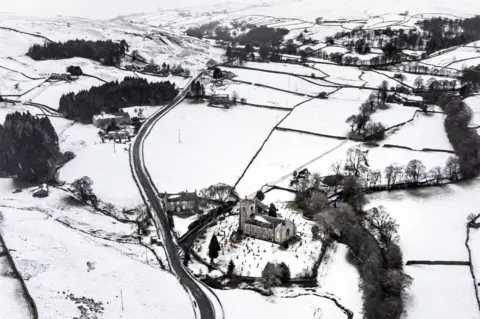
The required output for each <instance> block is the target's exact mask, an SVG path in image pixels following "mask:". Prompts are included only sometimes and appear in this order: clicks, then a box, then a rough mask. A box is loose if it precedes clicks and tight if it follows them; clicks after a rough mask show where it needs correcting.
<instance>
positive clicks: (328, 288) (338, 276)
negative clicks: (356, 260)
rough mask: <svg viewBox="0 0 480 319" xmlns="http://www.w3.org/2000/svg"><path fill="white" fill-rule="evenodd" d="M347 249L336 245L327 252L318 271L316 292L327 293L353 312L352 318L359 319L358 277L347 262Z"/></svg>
mask: <svg viewBox="0 0 480 319" xmlns="http://www.w3.org/2000/svg"><path fill="white" fill-rule="evenodd" d="M347 253H348V247H347V246H345V245H343V244H339V243H336V244H334V245H333V248H331V249H330V250H328V251H327V255H326V256H325V259H324V260H323V261H322V263H321V264H320V267H319V269H318V277H317V281H318V286H319V288H318V289H317V291H319V292H323V293H329V294H332V295H334V296H335V298H336V299H337V300H338V301H339V302H340V303H341V304H342V305H344V306H345V307H347V308H348V309H350V310H351V311H352V312H353V317H354V318H355V317H358V318H361V316H362V309H363V300H362V292H361V290H360V287H359V285H360V283H361V281H360V275H359V273H358V271H357V269H356V268H355V266H353V265H352V264H351V263H349V262H348V261H347Z"/></svg>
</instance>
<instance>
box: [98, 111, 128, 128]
mask: <svg viewBox="0 0 480 319" xmlns="http://www.w3.org/2000/svg"><path fill="white" fill-rule="evenodd" d="M112 121H115V122H116V123H117V125H129V124H130V123H131V122H132V121H131V119H130V115H129V114H128V113H126V112H118V113H113V114H106V113H105V112H102V113H101V114H98V115H94V116H93V118H92V124H93V125H94V126H95V127H98V128H101V129H105V128H106V127H107V126H108V124H110V123H111V122H112Z"/></svg>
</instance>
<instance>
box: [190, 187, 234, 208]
mask: <svg viewBox="0 0 480 319" xmlns="http://www.w3.org/2000/svg"><path fill="white" fill-rule="evenodd" d="M199 195H200V197H202V198H204V199H207V200H209V201H211V202H213V203H216V204H224V203H226V202H228V201H237V200H239V198H240V197H239V196H238V193H237V191H236V190H235V189H234V188H233V187H232V186H230V185H227V184H223V183H218V184H215V185H211V186H209V187H208V188H204V189H202V190H201V191H200V193H199Z"/></svg>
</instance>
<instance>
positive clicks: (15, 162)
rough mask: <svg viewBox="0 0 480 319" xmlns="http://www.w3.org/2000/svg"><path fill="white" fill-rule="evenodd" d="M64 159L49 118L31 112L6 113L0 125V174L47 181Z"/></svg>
mask: <svg viewBox="0 0 480 319" xmlns="http://www.w3.org/2000/svg"><path fill="white" fill-rule="evenodd" d="M66 160H67V158H66V157H65V156H64V155H63V154H62V153H60V148H59V146H58V136H57V133H56V132H55V129H54V127H53V126H52V123H51V122H50V120H49V118H48V117H41V118H38V117H36V116H33V115H32V114H30V113H28V112H27V113H20V112H15V113H10V114H7V116H6V118H5V122H4V124H3V125H0V174H1V175H2V176H3V177H15V178H17V179H18V180H20V181H27V182H46V181H49V180H52V179H53V178H54V177H55V171H56V169H57V167H59V166H60V165H61V164H63V163H64V162H65V161H66Z"/></svg>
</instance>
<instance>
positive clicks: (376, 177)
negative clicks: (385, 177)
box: [370, 170, 382, 187]
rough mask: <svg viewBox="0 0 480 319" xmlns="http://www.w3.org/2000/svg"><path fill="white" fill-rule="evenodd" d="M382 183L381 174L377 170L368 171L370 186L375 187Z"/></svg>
mask: <svg viewBox="0 0 480 319" xmlns="http://www.w3.org/2000/svg"><path fill="white" fill-rule="evenodd" d="M381 181H382V173H381V172H380V171H378V170H376V171H370V186H372V187H376V186H377V184H378V183H379V182H381Z"/></svg>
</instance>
